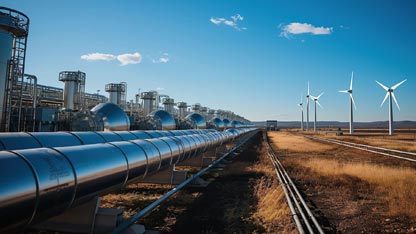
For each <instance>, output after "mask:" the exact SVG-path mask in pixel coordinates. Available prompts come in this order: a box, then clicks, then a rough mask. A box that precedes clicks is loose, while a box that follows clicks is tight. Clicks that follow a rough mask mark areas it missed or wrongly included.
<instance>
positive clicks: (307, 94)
mask: <svg viewBox="0 0 416 234" xmlns="http://www.w3.org/2000/svg"><path fill="white" fill-rule="evenodd" d="M309 98H310V93H309V81H308V92H307V93H306V131H309Z"/></svg>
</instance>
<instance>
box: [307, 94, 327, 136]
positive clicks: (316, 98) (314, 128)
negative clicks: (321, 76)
mask: <svg viewBox="0 0 416 234" xmlns="http://www.w3.org/2000/svg"><path fill="white" fill-rule="evenodd" d="M323 94H324V92H322V93H321V94H319V96H318V97H314V96H312V95H309V96H310V98H311V99H312V100H313V101H314V102H315V121H314V122H313V131H314V132H316V104H318V105H319V106H320V107H321V108H323V107H322V106H321V104H320V103H319V101H318V99H319V98H320V97H321V96H322V95H323Z"/></svg>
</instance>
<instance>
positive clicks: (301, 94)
mask: <svg viewBox="0 0 416 234" xmlns="http://www.w3.org/2000/svg"><path fill="white" fill-rule="evenodd" d="M302 96H303V93H300V103H302V101H303V99H302Z"/></svg>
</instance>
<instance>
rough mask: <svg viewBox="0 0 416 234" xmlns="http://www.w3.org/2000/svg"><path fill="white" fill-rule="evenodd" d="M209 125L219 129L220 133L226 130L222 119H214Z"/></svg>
mask: <svg viewBox="0 0 416 234" xmlns="http://www.w3.org/2000/svg"><path fill="white" fill-rule="evenodd" d="M208 125H209V127H210V128H214V129H217V130H218V131H222V130H224V122H223V121H222V120H221V119H220V118H216V117H215V118H212V119H211V120H210V121H209V122H208Z"/></svg>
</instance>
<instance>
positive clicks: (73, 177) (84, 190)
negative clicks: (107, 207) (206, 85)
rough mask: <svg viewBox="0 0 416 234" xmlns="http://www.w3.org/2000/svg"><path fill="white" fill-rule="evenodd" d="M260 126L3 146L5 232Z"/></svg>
mask: <svg viewBox="0 0 416 234" xmlns="http://www.w3.org/2000/svg"><path fill="white" fill-rule="evenodd" d="M254 130H255V128H242V129H229V130H227V131H224V132H216V131H212V132H206V133H204V134H192V135H181V136H161V137H160V138H152V139H135V140H126V141H114V142H107V143H98V144H90V145H74V146H65V147H50V148H45V147H44V148H32V149H23V150H9V151H6V150H3V151H0V217H1V218H0V233H11V232H19V231H21V230H23V229H25V228H26V227H28V226H29V225H31V224H35V223H39V222H41V221H43V220H46V219H47V218H50V217H53V216H55V215H58V214H60V213H63V212H64V211H66V210H68V209H69V208H72V207H75V206H78V205H80V204H82V203H85V202H87V201H89V200H90V199H92V198H93V197H95V196H100V195H103V194H106V193H110V192H112V191H116V190H119V189H121V188H123V187H125V186H126V185H127V184H130V183H134V182H137V180H138V179H141V178H144V177H145V176H146V175H149V174H153V173H156V172H158V171H159V170H161V169H163V168H166V167H168V166H169V165H172V164H174V163H177V162H181V161H184V160H187V159H189V158H192V157H195V156H196V155H198V154H201V153H203V152H205V151H207V150H209V149H212V148H215V147H217V146H220V145H221V144H225V143H228V142H230V141H232V140H234V139H235V138H237V137H241V136H243V135H246V134H247V133H249V132H252V131H254ZM16 172H18V173H16Z"/></svg>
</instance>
